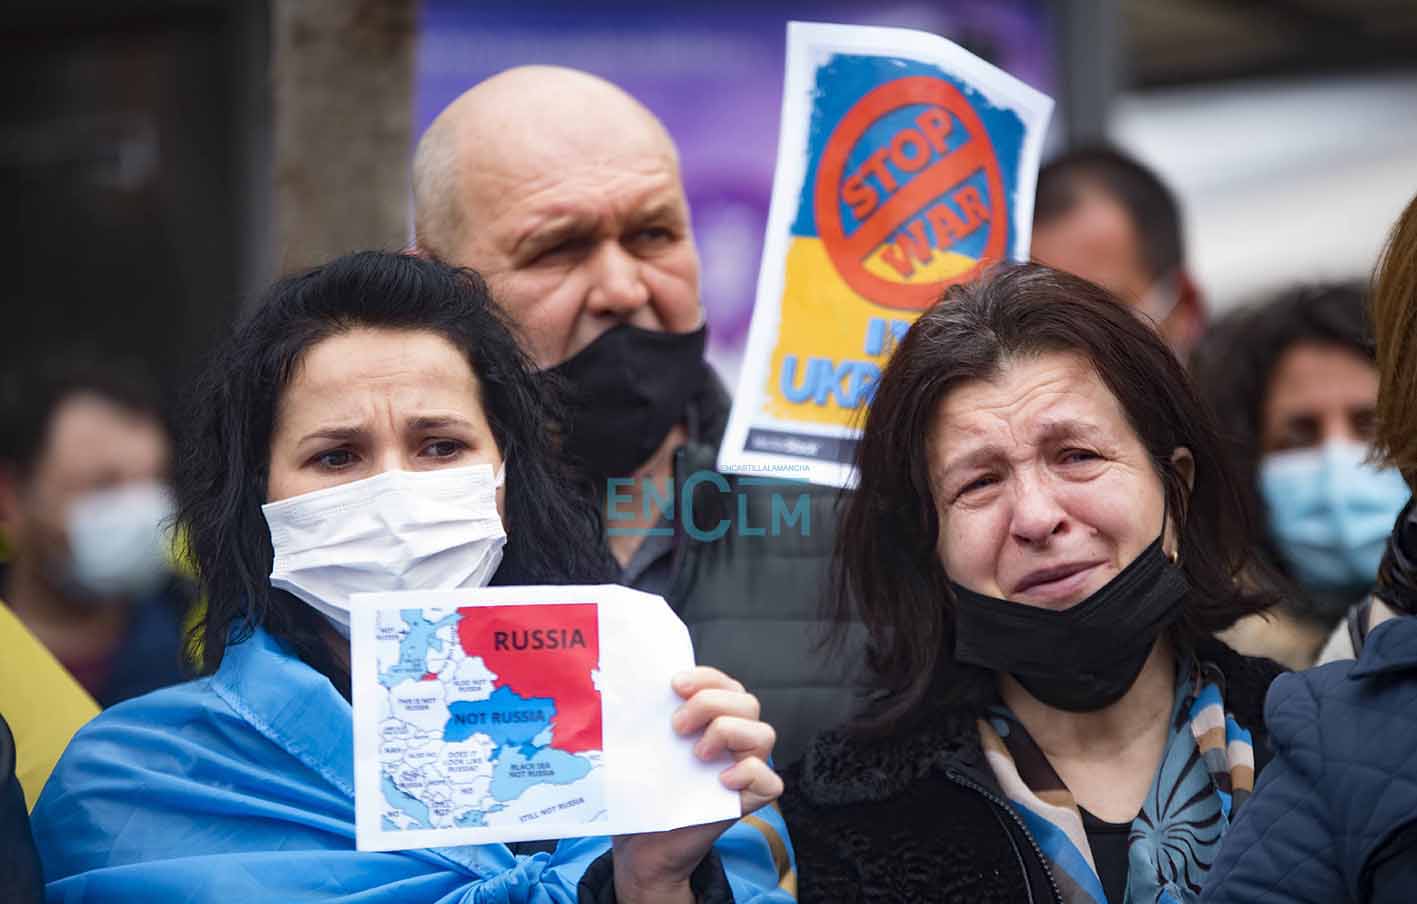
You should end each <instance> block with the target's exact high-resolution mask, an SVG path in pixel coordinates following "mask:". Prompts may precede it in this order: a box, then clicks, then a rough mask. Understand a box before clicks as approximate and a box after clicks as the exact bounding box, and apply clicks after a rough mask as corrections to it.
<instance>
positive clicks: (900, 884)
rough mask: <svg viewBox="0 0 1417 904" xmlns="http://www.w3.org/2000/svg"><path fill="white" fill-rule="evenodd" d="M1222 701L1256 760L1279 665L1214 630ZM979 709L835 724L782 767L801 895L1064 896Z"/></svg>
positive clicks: (968, 901) (1011, 901)
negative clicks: (1017, 803) (998, 763)
mask: <svg viewBox="0 0 1417 904" xmlns="http://www.w3.org/2000/svg"><path fill="white" fill-rule="evenodd" d="M1197 652H1198V653H1199V655H1200V657H1201V658H1202V659H1205V660H1208V661H1210V662H1213V663H1215V664H1216V665H1217V666H1219V667H1220V669H1221V671H1222V672H1223V673H1224V675H1225V679H1226V707H1227V709H1229V710H1230V711H1231V712H1233V713H1234V714H1235V718H1236V719H1238V720H1239V721H1240V723H1241V724H1242V725H1244V726H1245V727H1247V728H1251V730H1252V731H1253V733H1254V740H1255V753H1256V768H1257V769H1258V768H1259V767H1260V766H1262V765H1263V758H1262V756H1261V752H1262V751H1263V750H1264V749H1265V739H1264V736H1263V732H1262V731H1261V730H1260V725H1261V718H1260V717H1261V711H1262V707H1263V701H1264V694H1265V691H1266V689H1267V688H1268V687H1269V684H1270V682H1271V681H1272V680H1273V679H1274V677H1275V676H1276V675H1278V674H1279V673H1280V671H1281V669H1280V667H1279V666H1278V665H1276V664H1275V663H1273V662H1271V661H1269V660H1267V659H1251V658H1249V657H1245V656H1241V655H1239V654H1238V653H1236V652H1234V651H1233V650H1231V649H1230V648H1229V647H1226V646H1225V645H1224V644H1222V643H1220V642H1219V641H1208V642H1207V643H1206V644H1205V645H1204V646H1203V647H1202V648H1201V649H1200V650H1198V651H1197ZM976 717H977V714H976V713H975V712H974V711H973V710H971V709H969V708H966V707H949V708H945V707H941V708H940V709H938V710H936V711H935V712H933V713H931V714H930V715H928V716H926V717H922V718H920V719H919V720H918V723H917V725H916V727H914V728H911V729H907V730H905V731H902V732H897V733H896V734H895V735H893V736H891V737H889V738H883V739H869V738H865V737H861V736H853V735H848V734H844V733H837V732H834V733H830V734H827V735H824V736H822V737H819V738H817V739H815V740H814V741H813V742H812V745H811V747H810V748H809V750H808V752H807V756H806V757H805V758H804V759H803V761H802V762H801V763H799V764H797V765H795V766H793V767H791V768H789V769H788V770H787V771H786V774H785V775H784V780H785V781H786V783H787V791H786V793H785V794H784V795H783V798H782V810H783V814H784V815H785V816H786V818H787V827H788V832H789V834H790V835H791V836H792V843H793V847H794V848H795V849H796V852H797V876H798V892H799V897H798V900H799V901H801V902H802V904H813V902H832V904H850V902H868V901H880V902H887V901H890V902H896V901H912V902H951V904H954V902H957V904H1044V902H1047V904H1052V902H1061V898H1060V897H1059V894H1058V891H1057V888H1056V886H1055V884H1054V881H1053V878H1052V875H1051V871H1050V869H1049V867H1048V866H1047V865H1046V864H1045V863H1044V860H1043V856H1042V854H1041V853H1040V851H1039V849H1038V845H1037V842H1036V841H1035V840H1034V838H1033V836H1032V835H1031V834H1030V833H1029V831H1028V830H1027V829H1026V828H1025V827H1024V823H1023V820H1022V818H1021V817H1020V816H1019V815H1018V813H1017V811H1015V810H1014V808H1013V807H1012V806H1011V805H1010V804H1009V802H1008V799H1007V798H1006V797H1005V795H1004V792H1003V791H1002V790H1001V789H1000V787H999V784H998V782H997V781H996V780H995V779H994V774H993V772H992V771H990V769H989V765H988V764H987V763H986V762H985V760H984V752H983V750H982V749H981V748H980V744H979V733H978V730H977V728H976V727H975V720H976Z"/></svg>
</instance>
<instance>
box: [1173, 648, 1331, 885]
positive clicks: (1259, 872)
mask: <svg viewBox="0 0 1417 904" xmlns="http://www.w3.org/2000/svg"><path fill="white" fill-rule="evenodd" d="M1310 680H1311V676H1310V675H1308V674H1289V675H1282V676H1280V677H1279V678H1277V679H1276V680H1275V682H1274V685H1273V686H1272V687H1271V688H1270V691H1269V696H1268V698H1267V699H1266V700H1265V724H1266V725H1267V726H1268V728H1269V732H1270V737H1271V739H1272V740H1273V742H1274V746H1275V755H1274V759H1273V760H1272V761H1271V762H1270V764H1269V766H1268V768H1266V769H1265V771H1264V772H1263V773H1262V774H1261V776H1260V779H1259V782H1258V783H1257V785H1256V787H1255V793H1254V796H1253V797H1251V798H1250V800H1249V801H1248V802H1247V803H1246V804H1245V806H1244V807H1243V808H1241V810H1240V812H1239V813H1238V815H1237V816H1236V819H1235V823H1234V824H1233V825H1232V826H1231V827H1230V829H1229V831H1228V832H1227V833H1226V836H1225V842H1224V844H1223V846H1222V847H1221V850H1220V856H1219V858H1218V859H1217V860H1216V862H1215V865H1214V867H1212V869H1211V870H1210V873H1209V874H1208V876H1207V878H1206V884H1205V891H1204V893H1203V895H1202V897H1201V901H1202V902H1203V904H1255V902H1270V901H1273V902H1279V901H1285V902H1296V904H1297V902H1312V904H1332V902H1334V901H1341V900H1344V899H1345V892H1344V888H1343V881H1342V878H1341V876H1340V874H1339V871H1338V869H1337V867H1336V866H1335V864H1334V859H1333V839H1332V826H1331V818H1330V815H1329V814H1328V812H1327V808H1326V805H1325V802H1324V801H1325V799H1324V797H1323V795H1322V794H1320V793H1317V792H1316V790H1315V789H1317V788H1320V787H1321V783H1322V782H1323V781H1324V776H1323V773H1324V757H1323V744H1322V736H1321V726H1320V721H1319V706H1318V701H1317V698H1316V697H1315V694H1314V691H1313V687H1312V686H1311V684H1310Z"/></svg>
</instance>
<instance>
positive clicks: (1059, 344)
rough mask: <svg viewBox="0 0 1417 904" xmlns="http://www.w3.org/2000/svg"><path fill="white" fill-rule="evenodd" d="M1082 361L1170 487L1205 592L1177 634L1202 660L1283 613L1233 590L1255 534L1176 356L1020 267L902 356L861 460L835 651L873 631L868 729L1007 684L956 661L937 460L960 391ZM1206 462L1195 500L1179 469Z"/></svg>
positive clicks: (1105, 299) (1102, 294) (912, 338)
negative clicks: (854, 635)
mask: <svg viewBox="0 0 1417 904" xmlns="http://www.w3.org/2000/svg"><path fill="white" fill-rule="evenodd" d="M1051 352H1074V353H1078V354H1081V355H1083V356H1084V357H1086V358H1087V359H1088V360H1089V361H1091V362H1092V365H1093V367H1094V368H1095V369H1096V371H1097V374H1098V376H1099V377H1100V378H1101V379H1102V381H1103V382H1104V383H1105V384H1106V385H1107V387H1108V388H1109V389H1110V390H1111V391H1112V394H1113V395H1114V396H1116V398H1117V400H1118V401H1119V402H1120V403H1121V406H1122V408H1123V410H1124V411H1125V412H1126V415H1127V419H1128V421H1129V423H1130V424H1131V427H1132V429H1133V430H1135V431H1136V434H1137V436H1138V437H1139V438H1140V440H1141V442H1142V445H1143V446H1144V447H1145V448H1146V450H1147V452H1148V454H1149V455H1150V458H1151V461H1152V466H1153V467H1154V468H1155V469H1156V473H1157V475H1158V476H1159V477H1160V478H1161V483H1162V486H1163V487H1164V488H1165V493H1166V502H1167V506H1168V508H1169V510H1170V511H1171V512H1172V513H1174V514H1175V516H1176V521H1177V524H1178V525H1179V532H1180V560H1181V568H1182V569H1183V570H1184V571H1185V573H1186V577H1187V578H1188V579H1189V581H1190V585H1191V592H1190V593H1189V594H1188V596H1187V597H1186V599H1185V600H1184V602H1183V604H1182V605H1183V607H1184V612H1183V615H1182V617H1181V619H1180V620H1179V621H1178V623H1177V626H1176V627H1175V628H1174V629H1173V630H1174V631H1175V632H1176V633H1175V634H1174V635H1173V636H1174V637H1175V639H1176V641H1177V642H1178V644H1180V645H1183V646H1186V647H1189V646H1192V645H1194V644H1196V643H1197V642H1199V641H1200V640H1201V639H1202V638H1204V637H1206V636H1208V635H1210V634H1213V633H1214V632H1216V631H1219V630H1222V629H1224V628H1226V627H1229V626H1230V625H1231V624H1233V623H1234V622H1235V621H1236V620H1238V619H1239V618H1240V617H1241V616H1244V615H1247V614H1249V613H1252V612H1258V611H1260V610H1262V609H1264V608H1265V607H1266V606H1268V605H1269V604H1270V602H1271V600H1270V598H1269V597H1268V596H1266V595H1263V594H1259V593H1253V592H1250V591H1248V590H1246V589H1244V588H1242V587H1241V586H1240V585H1239V584H1237V583H1236V582H1235V580H1234V578H1235V576H1236V575H1237V574H1239V572H1240V570H1241V568H1242V567H1243V566H1244V562H1245V552H1246V546H1245V544H1244V542H1243V541H1244V539H1245V537H1246V536H1247V529H1246V526H1245V524H1244V519H1243V511H1242V509H1241V508H1240V506H1239V505H1238V503H1237V500H1236V493H1235V484H1234V480H1233V479H1232V477H1231V475H1230V472H1229V469H1228V467H1227V465H1226V463H1225V460H1224V456H1223V452H1222V451H1221V447H1220V442H1219V440H1218V438H1217V437H1216V433H1215V428H1214V426H1213V424H1212V422H1211V416H1210V413H1209V412H1208V411H1207V410H1206V408H1205V406H1204V405H1203V404H1202V403H1201V401H1200V399H1199V398H1198V397H1197V395H1196V392H1195V390H1194V389H1193V388H1192V386H1191V383H1190V380H1189V379H1188V378H1187V376H1186V373H1185V371H1184V370H1183V369H1182V367H1181V365H1180V363H1179V362H1177V361H1176V359H1175V357H1174V356H1173V355H1172V354H1171V352H1170V350H1169V349H1168V348H1167V347H1166V344H1165V343H1164V342H1163V341H1162V340H1161V338H1160V337H1159V336H1158V335H1157V334H1156V332H1155V331H1154V330H1153V329H1152V328H1151V327H1149V326H1147V325H1145V324H1143V323H1142V321H1141V320H1140V319H1139V318H1137V317H1136V315H1134V314H1133V313H1132V312H1131V311H1130V310H1128V309H1127V308H1126V307H1125V306H1124V305H1123V304H1122V303H1121V302H1120V301H1118V300H1117V299H1116V298H1115V297H1114V296H1112V295H1111V294H1110V293H1108V292H1107V291H1106V290H1105V289H1102V288H1101V287H1099V286H1096V285H1093V284H1092V283H1090V282H1087V281H1085V280H1082V279H1079V278H1078V277H1075V276H1071V275H1069V274H1066V273H1062V272H1060V271H1057V270H1053V269H1050V268H1048V267H1044V266H1041V265H1038V264H1022V265H1009V266H1001V267H998V268H995V269H993V270H991V271H989V272H987V273H985V274H984V275H983V276H982V277H981V278H980V279H979V280H977V281H975V282H972V283H969V284H965V285H956V286H953V287H951V288H950V289H949V290H948V291H947V292H946V293H945V295H944V297H943V298H942V299H941V300H940V301H939V302H938V303H937V304H935V306H934V307H932V308H930V309H929V310H928V311H926V312H925V313H924V314H923V315H921V317H920V319H919V320H917V321H916V322H915V325H914V326H912V327H911V329H910V331H909V332H908V333H907V334H906V336H905V338H904V339H903V340H902V341H901V343H900V346H899V347H898V348H897V349H896V350H895V352H894V353H893V354H892V355H891V358H890V361H889V363H888V364H887V365H886V368H885V371H884V372H883V373H882V374H881V377H880V381H879V382H878V383H877V384H876V392H875V396H874V398H873V400H872V402H871V406H870V409H869V411H868V412H867V414H866V419H865V425H864V429H863V432H862V436H861V440H860V442H859V444H858V445H857V450H856V467H857V473H858V475H859V483H858V485H857V488H856V492H855V493H853V494H851V495H850V496H848V497H845V498H844V500H843V505H844V511H843V517H842V520H841V524H840V527H839V529H838V533H837V538H836V556H835V566H834V581H833V583H834V592H833V595H832V600H831V603H830V605H831V608H832V610H833V621H834V624H835V628H836V634H835V636H836V637H842V636H844V634H845V632H846V631H848V630H849V629H850V624H851V622H852V620H853V617H855V618H859V620H860V621H861V622H862V623H864V625H865V627H866V630H867V632H868V636H869V641H868V644H867V651H866V655H867V666H868V669H869V672H870V678H871V683H872V685H873V690H874V692H875V699H874V701H873V702H872V705H871V706H869V707H867V708H866V709H865V711H864V712H865V713H866V715H863V716H861V717H859V718H858V719H857V721H856V723H855V727H856V728H857V729H858V730H861V731H865V732H877V733H887V732H890V731H892V730H893V729H895V728H896V727H898V726H900V725H901V724H903V723H905V722H907V721H912V720H914V719H915V718H918V717H920V716H922V715H923V714H924V713H925V712H927V711H929V710H930V709H933V708H934V707H935V706H937V705H951V704H965V705H977V704H980V703H983V702H984V701H985V700H986V698H987V695H988V694H990V693H992V692H993V690H992V688H993V683H994V675H993V673H992V672H991V671H989V670H987V669H983V668H979V667H977V666H971V665H965V664H963V663H959V662H956V661H955V659H954V639H955V638H954V622H953V613H954V607H955V602H954V594H953V592H952V591H951V589H950V584H949V579H948V578H947V576H946V574H945V570H944V566H943V565H942V564H941V562H940V557H939V554H938V552H937V544H938V541H939V518H938V514H937V511H936V508H935V502H934V495H933V488H932V485H931V481H930V462H929V446H930V439H931V435H932V434H933V432H934V431H935V429H936V417H937V412H938V409H939V405H940V402H941V400H942V399H944V398H945V397H946V396H947V395H948V394H949V393H950V392H951V391H952V390H954V389H955V388H956V387H959V386H962V385H964V384H966V383H970V382H973V381H977V380H988V379H991V378H993V377H995V376H996V375H997V374H998V373H999V372H1000V370H1001V369H1002V368H1003V367H1004V366H1006V365H1007V364H1008V362H1010V361H1014V360H1018V359H1020V358H1028V357H1031V356H1034V355H1040V354H1048V353H1051ZM1179 446H1184V447H1186V448H1187V449H1189V450H1190V451H1191V455H1192V456H1193V457H1194V460H1195V474H1194V486H1193V487H1192V488H1190V489H1189V490H1188V488H1187V485H1186V480H1185V478H1184V476H1183V475H1182V474H1181V473H1180V471H1178V470H1177V468H1176V467H1175V465H1174V463H1173V462H1172V460H1171V459H1172V454H1173V452H1174V451H1175V449H1176V448H1177V447H1179Z"/></svg>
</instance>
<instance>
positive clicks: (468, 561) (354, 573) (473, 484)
mask: <svg viewBox="0 0 1417 904" xmlns="http://www.w3.org/2000/svg"><path fill="white" fill-rule="evenodd" d="M505 468H506V463H505V462H504V463H503V466H502V469H501V470H499V471H498V472H497V473H496V474H495V475H494V474H493V473H492V466H491V465H473V466H471V467H466V468H447V469H445V470H441V471H385V472H384V473H382V474H379V475H377V476H375V477H369V478H367V479H365V480H357V481H354V482H353V483H346V484H341V485H340V486H337V487H329V488H328V489H324V490H316V491H314V492H313V493H305V494H303V495H300V496H292V497H291V498H289V499H282V500H281V501H279V502H272V503H269V504H268V505H263V506H261V511H262V512H263V513H264V514H265V516H266V523H267V524H268V525H270V529H271V545H272V546H273V547H274V549H275V561H274V563H273V564H272V567H271V586H273V587H276V588H278V589H281V590H288V591H290V592H291V593H293V594H295V596H297V597H299V598H300V599H301V600H303V601H305V602H306V603H308V604H309V605H310V606H311V607H312V608H314V609H315V610H316V611H317V612H319V613H320V614H321V615H323V616H325V618H327V619H328V620H329V621H330V623H331V624H333V625H334V626H335V628H336V629H337V630H338V631H339V632H340V633H341V634H343V635H344V636H345V637H348V636H349V598H350V596H351V595H353V594H355V593H372V592H379V591H390V590H452V589H456V588H458V587H484V586H486V585H487V583H488V582H489V581H491V580H492V575H493V574H495V573H496V571H497V566H498V565H500V564H501V563H502V547H503V546H505V545H506V542H507V533H506V531H505V530H504V529H503V528H502V518H501V515H499V514H498V512H497V488H498V487H500V486H501V485H502V483H503V479H504V477H505Z"/></svg>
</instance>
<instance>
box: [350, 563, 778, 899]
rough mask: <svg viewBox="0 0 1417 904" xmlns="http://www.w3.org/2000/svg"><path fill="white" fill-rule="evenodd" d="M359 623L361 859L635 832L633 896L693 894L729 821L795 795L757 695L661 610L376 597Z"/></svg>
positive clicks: (563, 601) (520, 597) (504, 592)
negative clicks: (680, 887) (771, 762)
mask: <svg viewBox="0 0 1417 904" xmlns="http://www.w3.org/2000/svg"><path fill="white" fill-rule="evenodd" d="M352 615H353V618H352V623H351V627H352V633H351V642H352V646H353V657H354V663H353V670H352V678H353V699H354V708H355V783H356V819H357V828H358V845H359V847H360V849H361V850H402V849H408V848H416V847H442V846H451V845H462V844H485V843H490V842H510V841H524V840H533V839H550V838H570V837H578V836H588V835H614V836H624V837H620V838H617V841H616V847H617V850H623V851H624V855H625V856H624V858H623V859H622V858H620V857H617V859H616V873H617V884H618V882H619V881H620V880H621V879H622V877H621V873H622V872H623V873H624V876H623V879H624V880H625V881H626V882H627V883H628V885H627V887H626V892H627V897H631V898H632V897H634V894H635V888H634V887H638V888H665V889H667V888H668V887H669V886H671V885H675V884H678V883H685V886H684V887H685V888H687V884H686V883H687V878H688V876H689V874H690V872H692V870H693V868H694V867H695V866H696V865H697V864H698V862H699V861H700V860H701V859H702V858H703V856H704V854H705V853H707V851H708V849H709V847H710V846H711V845H712V844H713V841H714V839H715V838H717V836H718V835H719V834H721V833H722V832H723V830H724V829H725V828H726V827H727V825H729V824H731V823H732V821H733V820H735V819H737V818H738V817H739V815H740V814H741V813H742V812H747V811H749V810H751V809H756V808H757V807H760V806H762V805H763V804H765V803H767V802H769V801H771V800H772V799H774V798H775V797H776V796H777V795H778V794H779V793H780V792H781V788H782V785H781V782H780V781H779V780H778V779H777V776H776V775H774V774H773V773H772V771H771V770H770V769H769V768H768V767H767V765H766V759H767V756H768V754H769V753H770V752H771V749H772V742H773V732H772V729H771V728H770V727H769V726H767V725H765V724H764V723H762V722H760V721H758V704H757V700H756V699H755V698H753V697H752V696H751V695H750V694H748V693H746V692H745V691H744V690H743V687H742V685H741V684H739V683H738V682H736V681H734V680H733V679H732V678H730V677H728V676H726V675H723V674H722V673H720V672H717V671H715V670H713V669H707V668H693V650H692V646H691V644H690V642H689V636H688V631H687V630H686V629H685V627H684V625H683V623H682V622H680V621H679V620H678V618H676V617H675V616H674V614H673V613H672V612H671V611H670V610H669V607H668V606H667V605H666V604H665V603H664V601H663V600H662V599H660V598H659V597H656V596H651V595H649V594H644V593H639V592H637V591H633V590H628V589H626V588H623V587H616V586H599V587H500V588H484V589H477V590H473V589H469V590H454V591H426V592H425V591H417V592H409V593H380V594H360V595H358V596H356V597H355V598H354V607H353V613H352ZM676 676H677V683H674V684H673V685H671V680H673V679H675V678H676ZM686 826H692V827H693V828H692V829H685V828H684V827H686ZM672 830H678V831H672ZM631 886H634V887H631Z"/></svg>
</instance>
